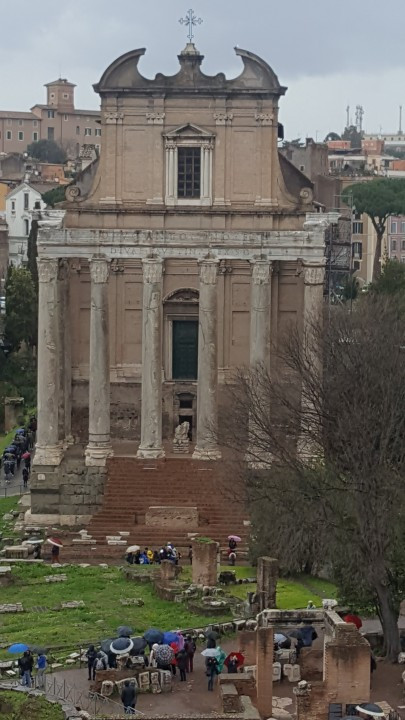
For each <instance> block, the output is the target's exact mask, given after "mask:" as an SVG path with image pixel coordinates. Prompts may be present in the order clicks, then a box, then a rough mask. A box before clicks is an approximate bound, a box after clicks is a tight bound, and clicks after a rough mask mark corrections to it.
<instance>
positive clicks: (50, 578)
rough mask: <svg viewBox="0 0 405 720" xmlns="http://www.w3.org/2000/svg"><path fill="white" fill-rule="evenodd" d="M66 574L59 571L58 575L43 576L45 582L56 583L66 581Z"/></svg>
mask: <svg viewBox="0 0 405 720" xmlns="http://www.w3.org/2000/svg"><path fill="white" fill-rule="evenodd" d="M66 580H67V575H65V574H64V573H61V574H60V575H47V576H46V578H45V582H47V583H57V582H66Z"/></svg>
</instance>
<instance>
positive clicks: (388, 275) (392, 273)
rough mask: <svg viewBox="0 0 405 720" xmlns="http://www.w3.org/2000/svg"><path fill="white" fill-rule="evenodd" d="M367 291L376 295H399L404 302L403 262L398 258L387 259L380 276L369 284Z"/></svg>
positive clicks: (404, 272)
mask: <svg viewBox="0 0 405 720" xmlns="http://www.w3.org/2000/svg"><path fill="white" fill-rule="evenodd" d="M369 292H371V293H374V294H376V295H400V296H402V298H401V299H402V300H403V301H404V302H405V264H404V263H400V262H398V260H388V262H386V263H385V265H384V267H383V269H382V273H381V275H380V277H379V278H377V280H376V281H375V282H373V283H372V284H371V285H370V288H369Z"/></svg>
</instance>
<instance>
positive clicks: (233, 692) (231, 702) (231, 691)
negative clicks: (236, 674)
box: [220, 682, 242, 713]
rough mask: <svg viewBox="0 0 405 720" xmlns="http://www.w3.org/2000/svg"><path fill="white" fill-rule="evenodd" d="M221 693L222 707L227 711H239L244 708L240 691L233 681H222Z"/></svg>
mask: <svg viewBox="0 0 405 720" xmlns="http://www.w3.org/2000/svg"><path fill="white" fill-rule="evenodd" d="M220 693H221V700H222V708H223V711H224V712H225V713H237V712H241V710H242V703H241V701H240V698H239V695H238V691H237V689H236V687H235V685H234V684H233V683H231V682H226V683H222V684H221V685H220Z"/></svg>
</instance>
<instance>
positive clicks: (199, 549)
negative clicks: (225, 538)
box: [192, 540, 219, 586]
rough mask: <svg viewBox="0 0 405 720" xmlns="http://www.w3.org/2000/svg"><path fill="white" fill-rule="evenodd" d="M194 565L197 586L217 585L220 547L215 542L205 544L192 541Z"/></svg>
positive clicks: (199, 541)
mask: <svg viewBox="0 0 405 720" xmlns="http://www.w3.org/2000/svg"><path fill="white" fill-rule="evenodd" d="M192 550H193V565H192V580H193V584H195V585H203V586H204V585H209V586H214V585H216V583H217V576H218V564H217V556H218V550H219V545H218V543H217V542H214V541H213V540H210V541H207V542H204V541H201V540H193V541H192Z"/></svg>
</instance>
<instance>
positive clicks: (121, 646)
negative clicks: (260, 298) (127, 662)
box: [110, 637, 134, 655]
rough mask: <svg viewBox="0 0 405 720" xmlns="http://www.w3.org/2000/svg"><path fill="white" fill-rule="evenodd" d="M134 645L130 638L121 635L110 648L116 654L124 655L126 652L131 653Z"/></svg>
mask: <svg viewBox="0 0 405 720" xmlns="http://www.w3.org/2000/svg"><path fill="white" fill-rule="evenodd" d="M133 647H134V644H133V642H132V640H130V638H126V637H120V638H117V639H116V640H113V641H112V643H111V645H110V650H111V652H113V653H114V655H124V654H125V653H129V651H130V650H132V648H133Z"/></svg>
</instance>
